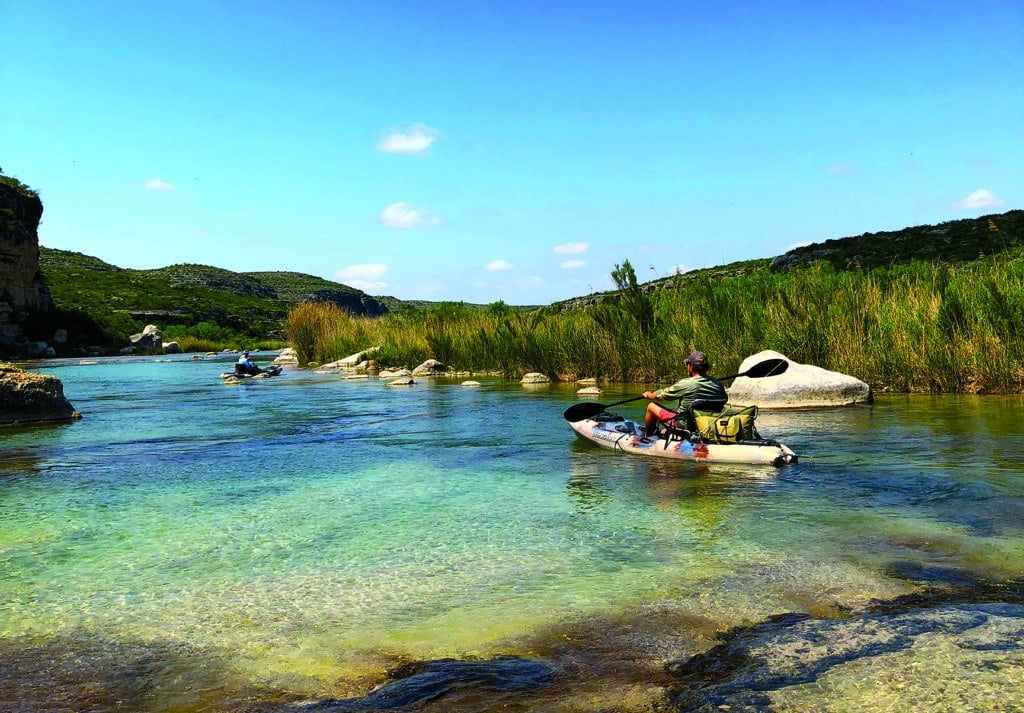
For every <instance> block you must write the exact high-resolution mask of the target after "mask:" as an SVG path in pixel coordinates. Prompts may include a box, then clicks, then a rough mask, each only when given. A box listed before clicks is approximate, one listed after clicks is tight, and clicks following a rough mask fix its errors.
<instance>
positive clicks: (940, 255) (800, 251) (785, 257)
mask: <svg viewBox="0 0 1024 713" xmlns="http://www.w3.org/2000/svg"><path fill="white" fill-rule="evenodd" d="M1021 248H1024V210H1011V211H1007V212H1006V213H993V214H990V215H983V216H980V217H978V218H964V219H961V220H951V221H947V222H944V223H939V224H937V225H919V226H913V227H908V228H903V229H902V230H889V231H882V232H876V233H864V234H863V235H857V236H850V237H846V238H836V239H829V240H825V241H824V242H820V243H812V244H810V245H804V246H801V247H798V248H793V249H792V250H789V251H787V252H785V253H783V254H782V255H779V256H777V257H774V258H759V259H757V260H743V261H739V262H733V263H729V264H727V265H716V266H714V267H707V268H701V269H698V270H690V271H688V272H685V273H682V274H680V275H673V276H670V277H661V278H658V279H655V280H651V281H650V282H646V283H644V284H643V285H642V287H643V289H644V290H645V291H646V292H651V291H654V290H660V289H671V288H673V287H675V286H676V285H680V284H686V283H687V282H688V281H690V280H694V279H700V278H710V279H720V278H724V277H735V276H739V275H746V274H750V273H752V272H756V271H758V270H770V271H772V272H788V271H790V270H795V269H798V268H801V267H809V266H810V265H813V264H815V263H819V262H824V263H827V264H829V265H831V266H832V268H833V269H835V270H871V269H874V268H877V267H888V266H893V265H900V264H905V263H909V262H912V261H915V260H923V261H926V262H946V263H951V264H952V263H960V262H969V261H971V260H977V259H978V258H982V257H985V256H992V255H999V254H1001V253H1005V252H1009V251H1014V250H1018V249H1021ZM614 294H615V292H614V291H610V292H595V293H592V294H589V295H585V296H581V297H573V298H571V299H568V300H562V301H560V302H555V303H553V304H552V305H551V306H552V308H556V309H575V308H579V307H586V306H589V305H593V304H596V303H598V302H601V301H602V300H604V299H606V298H607V297H609V296H611V295H614Z"/></svg>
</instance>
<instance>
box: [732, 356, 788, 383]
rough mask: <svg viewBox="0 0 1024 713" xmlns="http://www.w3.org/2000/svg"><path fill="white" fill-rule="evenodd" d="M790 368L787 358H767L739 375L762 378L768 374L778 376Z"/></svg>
mask: <svg viewBox="0 0 1024 713" xmlns="http://www.w3.org/2000/svg"><path fill="white" fill-rule="evenodd" d="M788 368H789V362H788V361H786V360H785V359H765V360H764V361H760V362H758V363H757V364H754V366H752V367H750V368H749V369H747V370H746V371H745V372H743V373H742V374H739V376H749V377H750V378H751V379H762V378H764V377H766V376H778V375H779V374H781V373H783V372H784V371H786V369H788Z"/></svg>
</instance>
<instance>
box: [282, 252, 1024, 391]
mask: <svg viewBox="0 0 1024 713" xmlns="http://www.w3.org/2000/svg"><path fill="white" fill-rule="evenodd" d="M631 274H632V267H631V266H630V265H629V262H628V261H626V262H624V263H623V265H622V266H618V265H617V266H616V271H615V272H614V273H613V277H614V278H615V279H616V283H617V284H618V286H619V287H620V290H619V292H618V293H617V294H615V295H612V296H611V297H610V298H609V299H605V300H603V301H601V302H600V303H598V304H596V305H593V306H590V307H588V308H557V307H546V308H540V309H522V308H515V307H509V306H508V305H505V304H504V303H501V302H497V303H494V304H492V305H489V306H487V307H486V308H484V309H474V308H468V307H466V306H463V305H458V304H451V303H442V304H438V305H435V306H433V307H431V308H428V309H424V310H407V311H404V312H401V313H395V314H388V315H385V316H384V317H380V318H368V317H353V316H351V315H349V314H346V313H345V312H344V311H342V310H339V309H337V308H334V307H333V306H328V305H324V304H316V303H307V304H303V305H300V306H299V307H298V308H296V309H295V310H293V311H292V312H291V313H290V314H289V317H288V326H287V336H288V340H289V342H290V343H291V344H292V345H293V346H294V347H295V348H296V349H297V351H298V352H299V356H300V360H307V361H309V360H314V361H320V362H324V361H332V360H334V359H337V358H340V357H343V356H347V355H348V354H352V353H355V352H357V351H361V350H363V349H366V348H367V347H369V346H380V347H381V351H380V353H379V355H378V358H379V360H380V362H381V363H382V365H386V366H404V367H407V368H412V367H414V366H416V365H417V364H419V363H420V362H422V361H423V360H425V359H428V358H434V359H437V360H439V361H441V362H443V363H445V364H447V365H449V366H450V367H453V368H455V369H459V370H465V371H470V372H491V373H497V374H501V375H503V376H506V377H509V378H518V377H520V376H522V374H524V373H526V372H528V371H540V372H543V373H546V374H548V375H550V376H553V377H555V378H558V379H562V380H567V381H572V380H576V379H579V378H582V377H597V378H598V379H599V380H604V381H619V382H635V383H639V382H665V381H670V380H674V379H675V378H678V376H679V374H680V372H681V369H682V366H681V365H682V364H683V360H684V359H685V357H686V355H687V354H688V353H689V352H690V351H691V350H692V349H701V350H703V351H706V352H707V353H708V354H709V355H710V356H711V359H712V362H713V370H712V373H717V374H726V373H732V372H734V371H737V370H738V367H739V364H740V362H742V360H743V359H744V358H746V357H747V356H749V355H751V354H754V353H757V352H759V351H762V350H765V349H772V350H775V351H778V352H781V353H783V354H785V355H787V356H789V357H790V358H792V359H794V360H795V361H798V362H801V363H807V364H815V365H818V366H821V367H823V368H826V369H830V370H834V371H839V372H843V373H846V374H850V375H852V376H855V377H857V378H859V379H861V380H863V381H865V382H867V383H868V384H870V385H871V386H872V387H873V388H874V389H875V390H876V391H895V392H960V393H982V392H985V393H1018V392H1022V391H1024V339H1022V336H1024V327H1022V326H1021V325H1024V250H1022V249H1019V248H1016V249H1012V250H1009V251H1007V252H1005V253H1003V254H1001V255H999V256H995V257H985V258H980V259H977V260H974V261H970V262H965V263H959V264H950V263H941V262H925V261H913V262H909V263H906V264H901V265H893V266H886V267H877V268H874V269H870V270H864V269H851V270H837V269H835V268H834V267H833V265H832V264H831V263H829V262H825V261H822V262H818V263H816V264H813V265H811V266H808V267H802V268H797V269H793V270H790V271H789V272H773V271H771V270H770V269H768V268H767V267H764V268H761V269H757V270H754V271H752V272H749V273H747V274H741V275H735V276H730V277H724V278H717V279H714V278H711V277H709V276H703V277H702V276H699V275H698V276H695V277H689V278H687V279H683V278H684V276H680V277H679V279H678V280H677V284H676V285H668V286H665V288H664V289H659V290H655V291H644V290H643V289H641V288H640V287H639V286H638V285H636V283H635V274H632V278H631Z"/></svg>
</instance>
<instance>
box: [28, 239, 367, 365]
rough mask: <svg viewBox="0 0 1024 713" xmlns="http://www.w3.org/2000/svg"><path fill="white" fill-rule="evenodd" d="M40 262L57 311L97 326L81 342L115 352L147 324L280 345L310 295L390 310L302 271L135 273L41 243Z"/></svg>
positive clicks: (217, 340) (223, 341)
mask: <svg viewBox="0 0 1024 713" xmlns="http://www.w3.org/2000/svg"><path fill="white" fill-rule="evenodd" d="M39 263H40V267H39V269H40V274H41V276H42V278H43V281H44V282H45V283H46V285H47V287H48V288H49V290H50V295H51V297H52V298H53V301H54V305H55V307H56V309H57V313H58V314H60V315H61V316H62V318H63V319H64V320H65V322H66V323H68V324H72V325H74V324H82V325H85V324H88V325H89V327H88V329H86V328H84V327H83V328H82V329H79V330H78V332H77V333H81V334H84V335H86V336H88V338H89V341H87V342H81V341H78V340H76V341H78V343H80V344H84V343H88V344H94V345H97V346H102V347H105V348H107V349H117V348H119V347H121V346H123V345H124V344H125V342H126V339H127V337H128V336H129V335H131V334H135V333H138V332H141V331H142V329H143V328H144V327H145V326H146V325H147V324H155V325H157V326H158V327H160V329H161V330H162V331H163V333H164V337H165V340H169V339H172V338H173V339H176V340H178V341H179V342H183V341H186V340H187V339H194V340H196V343H198V342H204V343H210V344H215V345H220V347H221V348H224V347H233V346H237V345H240V344H253V343H255V342H256V341H257V340H264V341H266V342H267V343H275V342H276V343H280V342H281V341H282V340H283V339H284V326H285V319H286V318H287V315H288V310H289V309H290V308H291V307H293V306H295V305H296V304H298V303H300V302H302V301H305V300H315V301H322V302H325V303H329V304H335V305H345V308H346V309H348V310H350V311H353V312H355V313H363V312H367V313H370V314H383V313H384V312H385V311H386V310H385V308H383V307H382V306H381V305H380V304H379V303H377V302H376V301H375V300H374V299H373V298H372V297H369V296H368V295H366V294H365V293H363V292H360V291H359V290H356V289H354V288H351V287H348V286H346V285H342V284H339V283H336V282H330V281H328V280H323V279H321V278H318V277H313V276H311V275H302V274H299V273H288V272H262V273H235V272H231V271H230V270H223V269H220V268H216V267H210V266H207V265H192V264H181V265H171V266H169V267H164V268H159V269H155V270H129V269H123V268H120V267H117V266H115V265H111V264H109V263H106V262H103V261H102V260H99V259H97V258H95V257H91V256H88V255H83V254H81V253H76V252H70V251H65V250H54V249H51V248H46V247H41V248H40V261H39ZM50 322H52V320H47V326H49V323H50ZM60 326H64V325H60ZM40 329H42V328H41V327H40ZM43 331H45V330H43ZM69 331H70V330H69ZM50 333H51V334H52V332H50ZM43 338H45V335H44V336H43ZM189 343H191V342H189Z"/></svg>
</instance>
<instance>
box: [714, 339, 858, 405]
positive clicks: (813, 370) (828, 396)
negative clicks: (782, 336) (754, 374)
mask: <svg viewBox="0 0 1024 713" xmlns="http://www.w3.org/2000/svg"><path fill="white" fill-rule="evenodd" d="M765 359H784V360H786V361H787V362H789V368H788V369H787V370H786V371H785V372H783V373H782V374H778V375H775V376H766V377H763V378H759V379H752V378H750V377H747V376H740V377H737V378H736V380H735V381H733V382H732V385H731V386H729V387H728V389H727V391H728V393H729V402H730V403H732V404H736V405H737V406H750V405H757V406H759V407H761V408H821V407H832V406H852V405H854V404H867V403H871V398H872V397H871V387H870V386H868V385H867V384H866V383H864V382H863V381H861V380H860V379H857V378H855V377H853V376H848V375H846V374H841V373H839V372H836V371H829V370H828V369H822V368H821V367H820V366H813V365H811V364H800V363H798V362H795V361H793V360H792V359H789V358H788V357H786V356H784V355H782V354H779V353H778V352H775V351H771V350H766V351H763V352H758V353H757V354H754V355H753V356H749V357H747V358H746V359H744V360H743V363H742V364H740V368H739V371H740V372H741V373H742V372H744V371H746V370H748V369H750V368H751V367H752V366H754V364H757V363H758V362H762V361H764V360H765Z"/></svg>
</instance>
